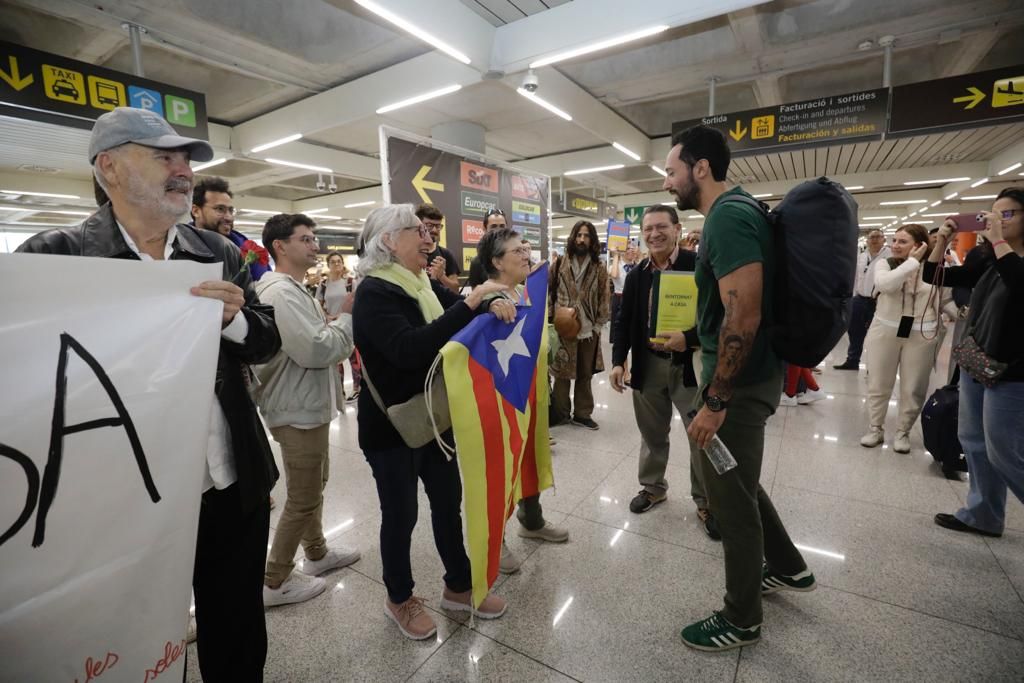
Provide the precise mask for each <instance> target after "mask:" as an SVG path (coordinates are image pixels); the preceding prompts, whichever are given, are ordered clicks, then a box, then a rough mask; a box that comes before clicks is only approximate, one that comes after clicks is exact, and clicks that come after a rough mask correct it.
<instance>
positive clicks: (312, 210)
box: [302, 209, 329, 216]
mask: <svg viewBox="0 0 1024 683" xmlns="http://www.w3.org/2000/svg"><path fill="white" fill-rule="evenodd" d="M324 211H329V209H310V210H309V211H303V212H302V213H304V214H306V215H307V216H311V215H313V214H315V213H323V212H324Z"/></svg>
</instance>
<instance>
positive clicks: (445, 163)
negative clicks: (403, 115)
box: [381, 128, 551, 270]
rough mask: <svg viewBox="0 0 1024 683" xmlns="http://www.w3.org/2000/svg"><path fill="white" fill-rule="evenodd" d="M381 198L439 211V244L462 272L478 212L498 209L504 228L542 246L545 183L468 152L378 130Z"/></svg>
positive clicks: (480, 227)
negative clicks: (383, 185) (441, 222)
mask: <svg viewBox="0 0 1024 683" xmlns="http://www.w3.org/2000/svg"><path fill="white" fill-rule="evenodd" d="M382 132H383V135H382V142H381V144H382V150H381V151H382V153H383V154H384V165H385V170H384V177H385V178H386V188H385V195H384V198H385V200H386V201H389V202H390V203H392V204H401V203H409V204H414V205H417V204H420V203H424V202H425V203H428V204H433V205H434V206H436V207H437V208H439V209H440V210H441V213H443V214H444V227H443V228H442V231H441V236H442V238H441V239H442V242H441V243H442V245H443V246H445V247H447V248H448V249H450V250H451V251H452V253H453V254H454V255H455V256H456V258H461V261H462V264H463V270H468V269H469V262H470V261H471V260H472V259H473V257H474V256H476V244H477V243H478V242H479V241H480V238H481V237H483V234H484V223H483V219H484V216H486V215H487V212H488V211H490V210H491V209H501V210H502V211H503V212H504V213H505V221H506V223H507V224H508V226H509V227H511V228H512V229H513V230H515V231H517V232H518V233H520V234H521V235H522V236H523V237H524V238H525V239H527V240H529V242H530V244H531V245H532V249H533V251H537V252H539V253H540V254H546V253H547V249H548V215H549V211H548V202H549V199H550V196H551V190H550V187H551V181H550V179H549V178H548V177H547V176H542V175H535V174H530V173H527V172H525V171H522V170H520V169H517V168H515V167H512V166H509V165H508V164H504V163H502V162H500V161H496V160H491V159H487V160H483V158H482V157H480V156H477V155H473V156H470V155H471V154H472V153H471V152H468V151H462V150H458V148H454V147H449V146H448V145H443V144H440V143H437V142H435V141H432V140H429V139H425V138H419V137H418V136H415V135H413V134H411V133H404V132H400V131H395V130H392V129H388V128H384V129H383V131H382Z"/></svg>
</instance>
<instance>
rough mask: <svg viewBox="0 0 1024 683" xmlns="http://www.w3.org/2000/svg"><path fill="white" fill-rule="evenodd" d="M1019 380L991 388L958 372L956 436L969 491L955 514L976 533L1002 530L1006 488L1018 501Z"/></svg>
mask: <svg viewBox="0 0 1024 683" xmlns="http://www.w3.org/2000/svg"><path fill="white" fill-rule="evenodd" d="M1022 424H1024V382H1001V383H999V384H996V385H995V386H994V387H992V388H991V389H987V388H985V386H984V385H982V384H979V383H978V382H976V381H974V379H973V378H972V377H971V376H970V375H968V374H967V373H962V374H961V376H960V423H959V431H958V436H959V437H960V445H961V446H963V448H964V454H965V455H966V456H967V468H968V471H969V472H970V486H971V487H970V490H969V491H968V492H967V505H966V507H963V508H960V510H958V511H957V513H956V518H957V519H959V520H960V521H961V522H963V523H964V524H967V525H968V526H972V527H974V528H975V529H981V530H982V531H991V532H993V533H1002V531H1003V524H1004V522H1005V520H1006V489H1007V488H1009V489H1010V490H1011V491H1013V495H1015V496H1017V498H1018V499H1019V500H1020V501H1021V502H1024V428H1022V427H1021V425H1022Z"/></svg>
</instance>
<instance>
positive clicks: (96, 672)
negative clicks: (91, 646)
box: [75, 652, 120, 683]
mask: <svg viewBox="0 0 1024 683" xmlns="http://www.w3.org/2000/svg"><path fill="white" fill-rule="evenodd" d="M119 659H120V657H118V656H117V655H116V654H115V653H113V652H108V653H107V656H106V657H104V658H103V659H97V660H95V661H93V658H92V657H87V658H86V660H85V681H84V683H89V681H92V680H95V679H97V678H99V677H100V676H102V675H103V674H105V673H106V672H107V671H108V670H109V669H113V668H114V665H115V664H117V662H118V660H119ZM75 683H78V679H77V678H75Z"/></svg>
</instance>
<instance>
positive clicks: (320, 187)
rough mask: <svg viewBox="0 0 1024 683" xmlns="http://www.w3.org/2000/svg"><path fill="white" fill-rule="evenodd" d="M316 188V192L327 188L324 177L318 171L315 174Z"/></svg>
mask: <svg viewBox="0 0 1024 683" xmlns="http://www.w3.org/2000/svg"><path fill="white" fill-rule="evenodd" d="M316 189H317V192H323V191H324V190H326V189H327V183H325V182H324V177H323V175H322V174H320V173H317V175H316Z"/></svg>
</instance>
